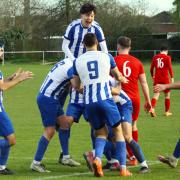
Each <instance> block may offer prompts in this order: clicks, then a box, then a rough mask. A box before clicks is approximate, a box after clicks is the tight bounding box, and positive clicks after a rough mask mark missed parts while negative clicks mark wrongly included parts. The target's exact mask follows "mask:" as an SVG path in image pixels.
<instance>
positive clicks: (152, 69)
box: [150, 59, 154, 77]
mask: <svg viewBox="0 0 180 180" xmlns="http://www.w3.org/2000/svg"><path fill="white" fill-rule="evenodd" d="M150 73H151V77H153V76H154V59H152V62H151V67H150Z"/></svg>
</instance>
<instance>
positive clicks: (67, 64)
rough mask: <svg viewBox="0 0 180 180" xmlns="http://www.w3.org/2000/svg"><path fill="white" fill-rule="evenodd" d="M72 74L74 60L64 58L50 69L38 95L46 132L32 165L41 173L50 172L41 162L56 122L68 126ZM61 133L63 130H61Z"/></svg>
mask: <svg viewBox="0 0 180 180" xmlns="http://www.w3.org/2000/svg"><path fill="white" fill-rule="evenodd" d="M72 75H73V69H72V61H71V60H70V59H64V60H61V61H59V62H58V63H57V64H56V65H55V66H54V67H53V68H52V69H51V70H50V72H49V73H48V75H47V76H46V78H45V80H44V82H43V83H42V85H41V88H40V91H39V94H38V96H37V104H38V107H39V110H40V113H41V118H42V123H43V126H44V132H43V135H42V136H41V138H40V140H39V143H38V147H37V150H36V154H35V156H34V160H33V162H32V163H31V166H30V168H31V169H32V170H34V171H37V172H40V173H44V172H49V171H48V170H46V168H45V166H44V165H43V164H42V163H41V160H42V159H43V157H44V154H45V152H46V149H47V147H48V144H49V142H50V140H51V139H52V137H53V136H54V134H55V131H56V129H55V127H56V123H58V125H59V126H60V129H61V128H63V129H66V128H68V126H66V124H65V123H66V116H65V115H64V111H63V106H64V102H65V99H66V96H67V95H68V93H67V89H69V85H70V80H71V78H72ZM67 125H68V124H67ZM59 133H61V132H60V131H59ZM76 165H77V166H78V165H80V164H76Z"/></svg>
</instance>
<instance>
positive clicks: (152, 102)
mask: <svg viewBox="0 0 180 180" xmlns="http://www.w3.org/2000/svg"><path fill="white" fill-rule="evenodd" d="M159 95H160V93H154V95H153V98H152V99H151V105H152V109H151V110H150V114H151V116H152V117H156V113H155V107H156V103H157V101H158V99H159Z"/></svg>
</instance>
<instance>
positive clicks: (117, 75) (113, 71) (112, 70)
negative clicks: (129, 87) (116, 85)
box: [111, 67, 129, 83]
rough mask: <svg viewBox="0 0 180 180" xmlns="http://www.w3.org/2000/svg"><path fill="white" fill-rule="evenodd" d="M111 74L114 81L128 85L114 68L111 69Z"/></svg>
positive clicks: (126, 80)
mask: <svg viewBox="0 0 180 180" xmlns="http://www.w3.org/2000/svg"><path fill="white" fill-rule="evenodd" d="M111 73H112V74H113V76H114V77H115V79H116V80H117V81H119V82H122V83H128V81H129V80H128V79H126V78H125V77H124V76H123V75H122V73H121V72H119V70H118V68H117V67H115V68H113V69H111Z"/></svg>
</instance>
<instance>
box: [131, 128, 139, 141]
mask: <svg viewBox="0 0 180 180" xmlns="http://www.w3.org/2000/svg"><path fill="white" fill-rule="evenodd" d="M132 137H133V139H134V140H135V141H136V142H138V130H136V131H133V132H132Z"/></svg>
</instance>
